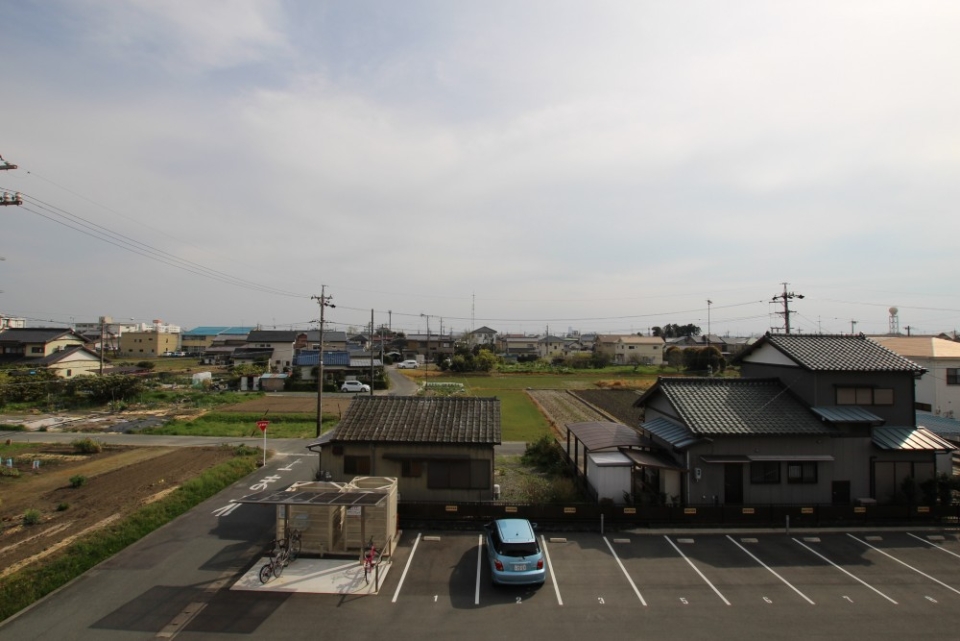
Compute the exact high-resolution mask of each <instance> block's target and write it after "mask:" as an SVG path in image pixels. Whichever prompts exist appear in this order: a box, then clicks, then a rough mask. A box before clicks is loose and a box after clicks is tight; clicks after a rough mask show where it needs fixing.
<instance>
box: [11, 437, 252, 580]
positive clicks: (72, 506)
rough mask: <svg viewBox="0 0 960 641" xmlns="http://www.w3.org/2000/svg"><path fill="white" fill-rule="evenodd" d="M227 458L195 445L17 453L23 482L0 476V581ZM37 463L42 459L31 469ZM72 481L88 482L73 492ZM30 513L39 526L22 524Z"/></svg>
mask: <svg viewBox="0 0 960 641" xmlns="http://www.w3.org/2000/svg"><path fill="white" fill-rule="evenodd" d="M232 455H233V452H232V451H231V450H229V449H227V448H195V447H184V448H163V447H148V448H127V447H119V446H116V447H110V446H105V447H104V450H103V452H101V453H99V454H89V455H75V454H73V448H72V447H71V446H70V445H42V444H37V445H36V446H35V447H31V448H29V449H26V450H20V452H19V453H18V454H17V460H18V467H19V468H20V469H21V476H20V478H9V477H2V478H0V500H2V503H0V526H2V531H0V576H5V575H6V574H8V573H10V572H12V571H15V570H17V569H19V568H21V567H23V566H24V565H26V564H28V563H30V562H31V561H33V560H36V559H38V558H41V557H42V556H44V555H46V554H49V553H52V552H55V551H57V550H58V549H60V547H63V546H64V545H66V544H68V543H69V542H70V541H72V540H73V538H74V537H76V536H78V535H80V534H83V533H87V532H89V531H93V530H95V529H96V528H98V527H102V526H104V525H106V524H107V523H110V522H112V521H113V520H115V519H117V518H119V517H122V516H125V515H127V514H129V513H131V512H133V511H134V510H136V509H137V508H139V507H140V506H141V505H144V504H146V503H149V502H151V501H154V500H157V499H158V498H161V497H162V496H164V495H165V494H166V493H168V492H170V491H172V490H173V489H175V488H176V487H178V486H179V485H180V484H181V483H183V482H185V481H187V480H189V479H191V478H193V477H194V476H196V475H198V474H199V473H200V472H202V471H203V470H205V469H206V468H208V467H210V466H212V465H215V464H217V463H220V462H221V461H224V460H226V459H229V458H231V457H232ZM34 459H35V460H39V461H40V469H39V470H36V471H35V470H33V469H32V460H34ZM24 462H26V463H25V464H24ZM5 463H6V461H4V464H5ZM77 475H80V476H84V477H86V481H85V482H84V484H83V485H81V486H80V487H77V488H73V487H71V483H70V479H71V478H72V477H74V476H77ZM27 510H36V511H38V512H39V514H40V516H39V522H37V523H36V524H33V525H26V524H24V518H23V516H24V513H25V512H26V511H27Z"/></svg>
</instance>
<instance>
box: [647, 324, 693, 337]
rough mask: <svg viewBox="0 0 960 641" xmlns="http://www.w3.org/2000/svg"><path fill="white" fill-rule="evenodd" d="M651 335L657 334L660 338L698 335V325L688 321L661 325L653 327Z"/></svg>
mask: <svg viewBox="0 0 960 641" xmlns="http://www.w3.org/2000/svg"><path fill="white" fill-rule="evenodd" d="M652 331H653V335H654V336H659V337H660V338H680V337H681V336H699V335H700V327H699V326H697V325H694V324H693V323H688V324H686V325H676V324H673V323H670V324H667V325H664V326H663V327H654V328H653V330H652Z"/></svg>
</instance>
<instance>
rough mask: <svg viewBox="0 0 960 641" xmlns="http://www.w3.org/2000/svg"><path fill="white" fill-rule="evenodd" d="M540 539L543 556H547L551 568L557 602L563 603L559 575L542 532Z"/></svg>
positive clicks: (548, 565)
mask: <svg viewBox="0 0 960 641" xmlns="http://www.w3.org/2000/svg"><path fill="white" fill-rule="evenodd" d="M540 541H541V543H542V544H543V556H545V557H547V568H549V569H550V580H551V581H553V590H554V592H556V593H557V604H558V605H563V599H562V598H561V597H560V586H559V585H557V575H556V574H554V573H553V562H552V561H551V560H550V550H548V549H547V539H546V537H545V536H543V535H542V534H541V535H540Z"/></svg>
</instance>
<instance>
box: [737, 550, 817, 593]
mask: <svg viewBox="0 0 960 641" xmlns="http://www.w3.org/2000/svg"><path fill="white" fill-rule="evenodd" d="M727 538H728V539H730V541H731V542H732V543H733V544H734V545H736V546H737V547H738V548H740V549H741V550H743V551H744V552H746V553H747V554H748V555H749V556H750V558H751V559H753V560H754V561H756V562H757V563H759V564H760V565H762V566H763V567H765V568H766V569H767V570H769V571H770V574H772V575H773V576H775V577H777V578H778V579H780V580H781V581H783V582H784V584H786V586H787V587H788V588H790V589H791V590H793V591H794V592H796V593H797V594H799V595H800V596H802V597H803V598H804V599H805V600H806V602H807V603H809V604H810V605H816V603H814V602H813V601H812V600H811V599H810V597H808V596H807V595H806V594H804V593H803V592H801V591H800V590H798V589H797V588H795V587H794V586H793V585H792V584H791V583H790V582H789V581H787V580H786V579H785V578H783V577H782V576H780V575H779V574H777V573H776V572H775V571H774V570H773V568H771V567H769V566H768V565H767V564H766V563H764V562H763V561H761V560H760V559H758V558H757V557H755V556H754V555H753V553H751V552H750V551H749V550H748V549H747V548H745V547H743V546H742V545H740V544H739V543H737V542H736V541H734V540H733V537H732V536H730V535H729V534H728V535H727Z"/></svg>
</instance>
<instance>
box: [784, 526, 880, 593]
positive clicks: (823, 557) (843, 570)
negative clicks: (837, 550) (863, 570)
mask: <svg viewBox="0 0 960 641" xmlns="http://www.w3.org/2000/svg"><path fill="white" fill-rule="evenodd" d="M794 541H795V542H796V543H797V544H798V545H801V546H803V547H805V548H806V549H807V550H808V551H810V552H812V553H813V554H816V555H817V556H819V557H820V558H821V559H823V560H824V561H826V562H827V563H829V564H830V565H832V566H833V567H835V568H837V569H838V570H840V571H841V572H843V573H844V574H846V575H847V576H849V577H850V578H851V579H853V580H854V581H856V582H857V583H861V584H863V585H865V586H867V587H868V588H870V589H871V590H873V591H874V592H876V593H877V594H879V595H880V596H882V597H883V598H884V599H886V600H887V601H889V602H890V603H892V604H894V605H897V602H896V601H894V600H893V599H891V598H890V597H888V596H887V595H886V594H884V593H883V592H881V591H880V590H878V589H877V588H875V587H873V586H872V585H870V584H869V583H867V582H866V581H864V580H863V579H861V578H860V577H858V576H856V575H854V574H851V573H850V572H848V571H847V570H846V569H844V568H842V567H840V566H839V565H837V564H836V563H834V562H833V561H831V560H830V559H828V558H827V557H825V556H823V555H822V554H820V553H819V552H817V551H816V550H814V549H813V548H812V547H810V546H809V545H807V544H806V543H804V542H802V541H797V539H794ZM844 598H847V597H844ZM850 602H851V603H853V601H852V600H851V601H850Z"/></svg>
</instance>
